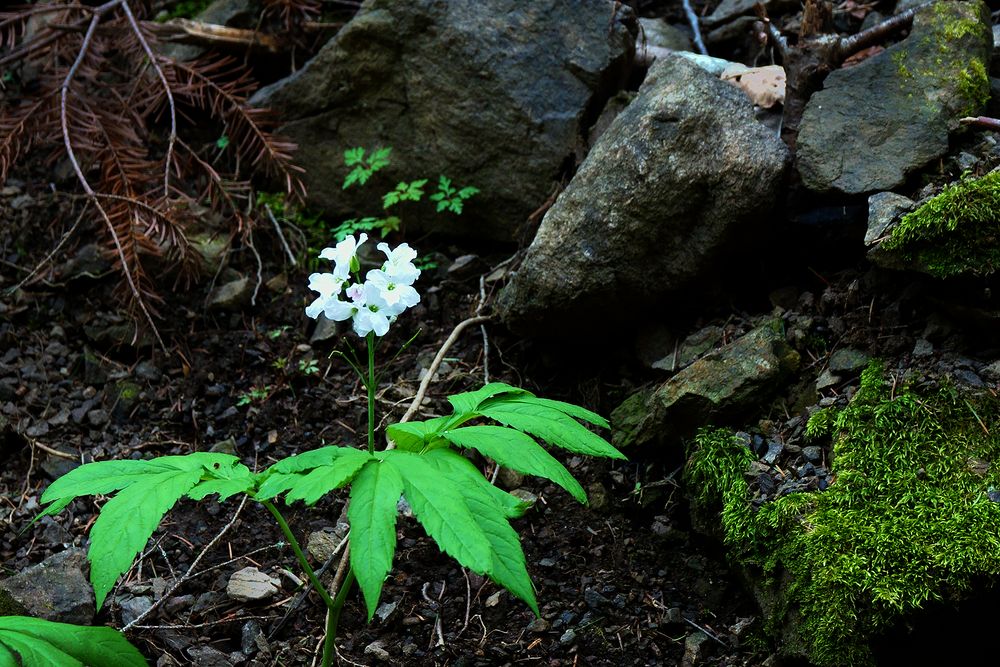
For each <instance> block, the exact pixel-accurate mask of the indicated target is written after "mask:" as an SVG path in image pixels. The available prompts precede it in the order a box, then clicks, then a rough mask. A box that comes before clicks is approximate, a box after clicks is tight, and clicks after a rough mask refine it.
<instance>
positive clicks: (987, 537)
mask: <svg viewBox="0 0 1000 667" xmlns="http://www.w3.org/2000/svg"><path fill="white" fill-rule="evenodd" d="M998 415H1000V400H998V399H997V398H996V397H994V396H992V395H990V394H988V393H987V394H973V393H970V392H967V391H963V390H959V389H957V388H955V387H953V386H951V385H950V384H948V383H946V382H923V383H922V384H921V386H919V387H918V386H902V385H900V384H897V383H895V382H893V381H891V380H889V379H887V378H886V376H885V375H884V372H883V369H882V368H881V367H880V366H878V365H877V364H876V365H873V366H872V367H870V368H869V369H868V370H866V371H865V373H864V374H863V376H862V382H861V388H860V389H859V391H858V393H857V394H856V396H855V398H854V399H853V400H852V402H851V403H850V405H849V406H848V407H847V408H846V409H844V410H841V411H839V412H837V413H832V412H829V411H827V412H821V413H819V415H818V416H816V417H814V418H813V420H812V422H811V429H810V432H811V434H812V435H813V436H814V437H816V438H821V437H830V438H832V444H833V462H832V464H831V467H832V471H833V473H834V474H835V475H836V477H835V481H834V482H833V484H831V486H830V487H829V488H828V489H827V490H826V491H824V492H811V493H796V494H790V495H786V496H783V497H781V498H779V499H777V500H775V501H773V502H769V503H765V504H764V505H762V506H761V507H760V508H759V509H755V508H753V507H752V505H751V503H750V498H749V495H748V493H749V486H748V484H747V481H746V479H745V476H744V473H745V471H746V470H747V468H748V466H749V465H750V463H751V462H752V461H753V460H755V458H756V457H755V456H754V455H753V454H752V453H751V452H750V450H749V449H748V448H747V447H746V446H745V445H743V444H741V442H740V440H739V439H737V438H735V437H734V435H733V433H732V432H731V431H727V430H722V429H719V430H705V431H702V432H701V434H700V435H699V436H698V438H697V439H696V441H695V443H694V448H693V452H692V454H691V456H690V459H689V464H688V468H687V471H686V478H687V482H688V488H689V489H692V490H694V491H693V494H694V497H693V499H692V501H693V509H694V510H695V511H700V512H706V511H718V510H720V508H721V518H722V526H723V530H724V538H725V542H726V544H727V546H728V549H729V553H730V554H731V557H732V558H733V559H734V560H735V561H736V562H738V563H739V564H741V565H742V566H743V567H744V568H746V569H747V571H749V572H751V573H752V574H753V575H754V576H758V575H759V576H760V577H761V579H760V580H761V581H762V582H763V583H764V585H765V586H768V587H770V589H771V590H774V591H777V598H776V604H775V606H774V607H773V609H772V610H771V611H772V613H771V615H770V618H769V619H767V625H768V629H769V631H771V632H772V633H779V632H782V631H787V628H788V626H789V625H794V626H795V632H794V633H793V634H794V636H796V637H797V638H798V639H799V640H800V641H801V643H802V647H801V648H802V652H803V653H804V654H805V655H807V656H808V658H809V659H810V660H811V661H812V662H814V663H815V664H817V665H821V666H829V665H864V664H868V663H870V662H871V659H872V658H871V653H870V650H869V645H868V640H869V639H870V638H871V637H873V636H874V635H876V634H878V633H879V632H880V631H882V630H884V629H886V628H888V627H889V626H890V625H891V624H893V623H894V622H896V621H898V620H900V619H901V617H903V616H904V615H905V614H907V613H908V612H913V611H916V610H919V609H921V608H923V607H924V606H925V605H927V604H928V603H929V602H931V601H934V600H942V599H949V598H953V597H956V596H960V595H961V593H962V592H963V591H966V590H968V589H969V588H970V586H971V585H972V584H973V582H976V583H977V584H981V583H982V582H983V581H984V579H985V580H987V581H990V580H992V579H993V578H994V577H995V576H996V575H997V574H1000V502H998V501H1000V494H998V493H997V491H996V489H997V488H998V487H1000V466H998V465H997V463H995V462H996V461H998V460H1000V458H998V457H1000V437H998V434H997V431H998V429H997V428H996V424H997V416H998ZM988 425H992V427H991V426H988ZM785 635H786V636H785V640H786V641H787V639H788V633H787V632H785Z"/></svg>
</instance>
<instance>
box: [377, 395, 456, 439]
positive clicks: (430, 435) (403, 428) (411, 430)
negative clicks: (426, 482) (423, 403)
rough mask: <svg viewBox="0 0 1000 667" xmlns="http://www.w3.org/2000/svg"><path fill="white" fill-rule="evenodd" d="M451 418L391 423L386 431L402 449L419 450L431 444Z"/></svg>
mask: <svg viewBox="0 0 1000 667" xmlns="http://www.w3.org/2000/svg"><path fill="white" fill-rule="evenodd" d="M460 395H461V394H460ZM453 398H454V397H453ZM449 400H450V399H449ZM450 419H451V418H450V417H434V418H433V419H428V420H426V421H420V422H405V423H403V424H391V425H389V426H388V427H387V428H386V429H385V432H386V435H388V436H389V438H391V439H392V441H393V442H395V443H396V446H397V447H399V448H400V449H405V450H407V451H411V452H419V451H421V450H423V448H424V447H426V446H427V445H429V444H430V443H431V442H432V441H433V440H434V438H435V437H436V436H437V434H438V433H440V432H441V431H443V430H444V429H445V428H447V427H448V422H449V420H450Z"/></svg>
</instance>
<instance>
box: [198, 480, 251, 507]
mask: <svg viewBox="0 0 1000 667" xmlns="http://www.w3.org/2000/svg"><path fill="white" fill-rule="evenodd" d="M253 482H254V480H253V477H248V478H246V479H239V478H234V479H209V480H206V481H204V482H201V483H200V484H198V485H197V486H195V487H194V488H193V489H191V490H190V491H188V493H187V497H188V498H190V499H191V500H204V499H205V498H206V497H207V496H210V495H212V494H213V493H217V494H219V502H220V503H221V502H222V501H224V500H226V499H228V498H231V497H232V496H235V495H236V494H237V493H246V492H248V491H249V490H250V489H252V488H253Z"/></svg>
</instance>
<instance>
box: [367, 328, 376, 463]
mask: <svg viewBox="0 0 1000 667" xmlns="http://www.w3.org/2000/svg"><path fill="white" fill-rule="evenodd" d="M367 342H368V380H367V382H365V385H366V386H367V388H368V453H369V454H374V453H375V385H376V382H375V332H374V331H373V332H370V333H369V334H368V336H367Z"/></svg>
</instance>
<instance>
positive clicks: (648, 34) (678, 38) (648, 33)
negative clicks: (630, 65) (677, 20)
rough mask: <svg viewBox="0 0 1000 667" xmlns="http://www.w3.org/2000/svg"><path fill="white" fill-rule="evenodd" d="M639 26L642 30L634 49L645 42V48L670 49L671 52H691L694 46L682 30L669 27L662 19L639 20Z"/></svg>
mask: <svg viewBox="0 0 1000 667" xmlns="http://www.w3.org/2000/svg"><path fill="white" fill-rule="evenodd" d="M639 26H640V27H641V28H642V30H641V32H640V33H639V40H637V44H636V47H637V49H638V48H641V46H640V44H641V43H642V41H643V40H645V46H646V48H649V47H657V48H661V49H670V50H671V51H693V50H694V44H692V42H691V36H690V35H689V34H688V33H687V31H685V30H683V29H682V28H680V27H678V26H675V25H671V24H669V23H667V22H666V21H664V20H663V19H652V18H641V19H639Z"/></svg>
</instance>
